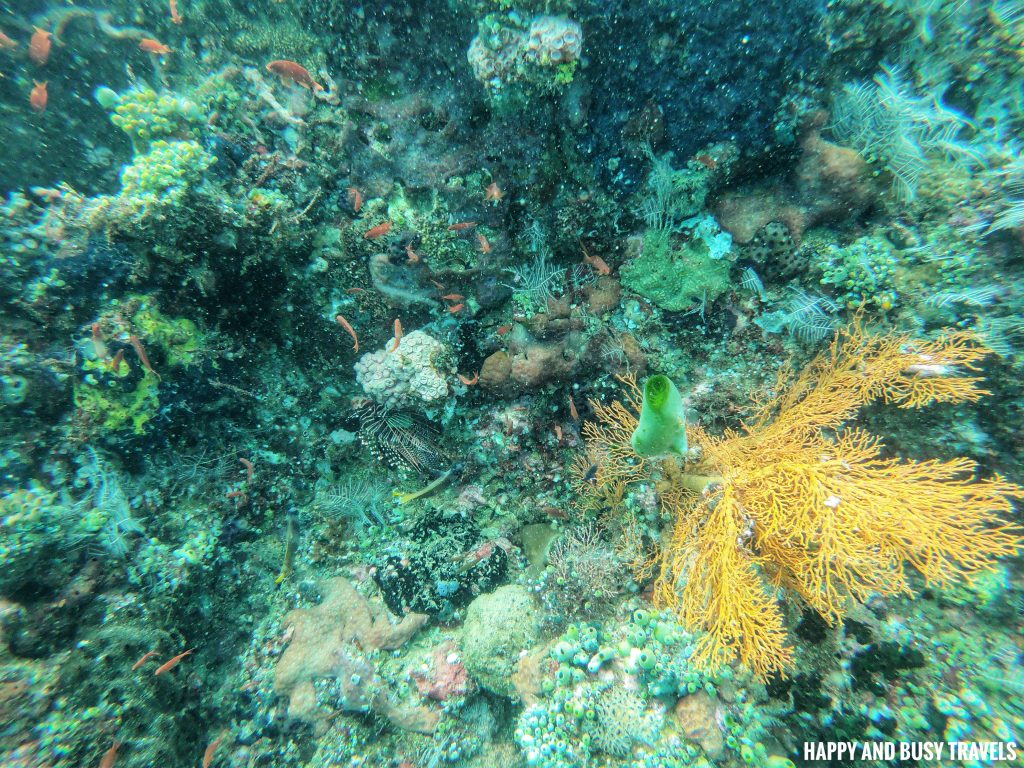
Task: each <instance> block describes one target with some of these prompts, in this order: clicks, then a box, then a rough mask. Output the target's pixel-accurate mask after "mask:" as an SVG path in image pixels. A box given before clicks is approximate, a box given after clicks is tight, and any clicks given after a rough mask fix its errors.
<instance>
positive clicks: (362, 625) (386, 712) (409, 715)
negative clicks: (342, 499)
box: [274, 577, 438, 733]
mask: <svg viewBox="0 0 1024 768" xmlns="http://www.w3.org/2000/svg"><path fill="white" fill-rule="evenodd" d="M323 593H324V599H323V602H321V603H320V605H317V606H315V607H313V608H299V609H296V610H294V611H292V612H291V613H289V614H288V615H287V616H286V617H285V623H286V624H288V625H290V626H291V627H292V639H291V643H290V644H289V645H288V648H287V650H286V651H285V652H284V654H283V655H282V656H281V659H280V661H279V662H278V663H277V668H276V669H275V670H274V690H275V692H276V693H278V694H279V695H281V696H285V697H287V698H288V702H289V703H288V714H289V716H291V717H294V718H296V719H299V720H305V721H307V722H311V723H313V724H314V725H315V726H317V727H318V728H322V727H325V726H326V724H327V719H328V717H329V714H330V713H329V712H327V711H325V710H324V709H323V708H322V707H321V706H320V704H319V702H318V700H317V683H318V682H319V681H323V680H328V679H329V680H333V681H334V682H335V683H336V686H335V688H336V690H334V691H333V693H334V697H335V699H336V700H337V702H338V704H339V706H340V708H341V709H343V710H344V711H356V712H373V713H375V714H378V715H380V716H382V717H384V718H386V719H387V720H389V721H390V722H391V723H392V724H393V725H395V726H397V727H398V728H404V729H407V730H414V731H420V732H423V733H430V732H431V731H433V729H434V726H435V725H436V724H437V720H438V715H437V714H436V713H434V712H433V711H431V710H428V709H425V708H423V707H418V706H413V705H403V704H400V703H396V702H395V701H393V700H392V698H391V697H390V696H389V695H388V692H387V689H386V687H385V686H384V685H382V684H381V682H380V680H379V679H378V677H377V675H376V669H375V666H374V663H373V651H377V650H394V649H396V648H400V647H401V646H402V645H404V644H405V643H406V641H408V640H409V638H411V637H412V636H413V635H414V634H415V633H416V632H417V631H418V630H419V628H420V627H422V626H423V625H424V624H425V623H426V621H427V617H426V616H425V615H423V614H419V613H410V614H407V615H406V616H405V617H404V618H403V619H402V620H401V621H399V622H398V623H392V621H391V617H390V616H389V614H388V612H387V611H386V610H385V609H384V607H383V606H382V605H380V604H378V603H375V602H373V603H371V602H370V601H369V600H367V598H365V597H364V596H363V595H362V594H360V593H359V592H358V591H357V590H356V588H355V587H354V586H352V584H351V583H350V582H349V581H348V580H347V579H345V578H342V577H338V578H334V579H330V580H329V581H328V582H327V583H326V584H324V585H323Z"/></svg>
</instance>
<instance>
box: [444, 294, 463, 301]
mask: <svg viewBox="0 0 1024 768" xmlns="http://www.w3.org/2000/svg"><path fill="white" fill-rule="evenodd" d="M464 298H466V297H465V296H463V295H462V294H461V293H449V294H448V295H447V296H442V297H441V299H442V300H443V301H462V300H463V299H464Z"/></svg>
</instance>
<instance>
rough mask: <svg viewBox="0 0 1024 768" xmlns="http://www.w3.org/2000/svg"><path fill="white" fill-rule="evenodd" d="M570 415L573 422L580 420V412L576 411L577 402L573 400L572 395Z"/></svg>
mask: <svg viewBox="0 0 1024 768" xmlns="http://www.w3.org/2000/svg"><path fill="white" fill-rule="evenodd" d="M569 415H570V416H572V420H573V421H579V420H580V412H579V411H577V410H576V401H575V400H573V399H572V395H569Z"/></svg>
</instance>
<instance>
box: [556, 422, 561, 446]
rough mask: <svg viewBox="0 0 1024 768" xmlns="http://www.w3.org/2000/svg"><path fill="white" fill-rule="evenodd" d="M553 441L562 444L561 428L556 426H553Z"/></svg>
mask: <svg viewBox="0 0 1024 768" xmlns="http://www.w3.org/2000/svg"><path fill="white" fill-rule="evenodd" d="M555 439H556V440H558V442H562V427H561V426H560V425H558V424H555Z"/></svg>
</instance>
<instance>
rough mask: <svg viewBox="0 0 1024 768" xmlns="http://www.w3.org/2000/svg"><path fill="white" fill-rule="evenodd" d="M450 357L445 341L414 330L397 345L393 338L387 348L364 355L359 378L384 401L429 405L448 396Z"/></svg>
mask: <svg viewBox="0 0 1024 768" xmlns="http://www.w3.org/2000/svg"><path fill="white" fill-rule="evenodd" d="M392 349H394V351H393V352H392V351H391V350H392ZM451 359H452V355H451V353H450V350H449V349H448V347H447V346H445V345H444V344H443V343H441V342H440V341H438V340H437V339H435V338H433V337H432V336H430V335H429V334H427V333H426V332H424V331H413V332H412V333H410V334H408V335H407V336H405V337H403V338H402V340H401V342H400V343H399V344H398V345H397V348H395V340H394V339H391V340H390V341H389V342H388V343H387V344H386V345H385V347H384V349H382V350H379V351H377V352H370V353H368V354H366V355H363V356H362V358H360V360H359V362H357V363H356V365H355V369H356V380H357V381H358V382H359V383H360V384H361V385H362V387H363V391H364V392H366V394H367V395H369V396H370V397H371V398H373V399H374V400H376V401H377V402H378V403H381V404H382V405H386V406H390V407H392V408H401V407H403V406H413V405H423V404H428V405H429V404H432V403H438V402H440V401H441V400H444V399H445V398H446V397H447V396H448V392H449V389H448V377H449V375H451V373H452V370H451Z"/></svg>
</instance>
